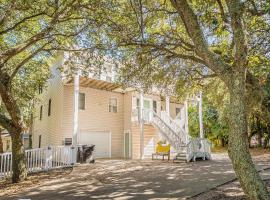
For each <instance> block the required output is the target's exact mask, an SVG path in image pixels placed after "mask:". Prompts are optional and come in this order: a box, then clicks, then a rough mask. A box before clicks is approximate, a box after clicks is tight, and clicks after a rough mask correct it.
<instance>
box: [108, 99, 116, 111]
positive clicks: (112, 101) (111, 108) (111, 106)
mask: <svg viewBox="0 0 270 200" xmlns="http://www.w3.org/2000/svg"><path fill="white" fill-rule="evenodd" d="M109 112H112V113H117V99H116V98H110V102H109Z"/></svg>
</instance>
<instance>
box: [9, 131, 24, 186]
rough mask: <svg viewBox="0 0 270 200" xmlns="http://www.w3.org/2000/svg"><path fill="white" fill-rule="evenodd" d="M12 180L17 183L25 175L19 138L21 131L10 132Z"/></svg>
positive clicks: (22, 149) (22, 150)
mask: <svg viewBox="0 0 270 200" xmlns="http://www.w3.org/2000/svg"><path fill="white" fill-rule="evenodd" d="M12 171H13V174H12V182H13V183H17V182H19V181H21V180H24V179H25V178H26V176H27V170H26V166H25V154H24V147H23V143H22V139H21V131H19V130H18V131H17V132H16V133H13V134H12Z"/></svg>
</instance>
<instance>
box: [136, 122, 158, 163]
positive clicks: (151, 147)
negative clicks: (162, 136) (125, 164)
mask: <svg viewBox="0 0 270 200" xmlns="http://www.w3.org/2000/svg"><path fill="white" fill-rule="evenodd" d="M143 127H144V132H143V134H144V156H145V158H149V157H151V155H152V153H154V152H155V147H156V144H157V142H158V140H159V134H158V130H157V129H156V128H155V127H153V126H152V125H150V124H144V126H143ZM131 136H132V158H133V159H139V158H140V125H139V123H136V122H134V123H132V126H131Z"/></svg>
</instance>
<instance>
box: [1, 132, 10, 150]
mask: <svg viewBox="0 0 270 200" xmlns="http://www.w3.org/2000/svg"><path fill="white" fill-rule="evenodd" d="M0 137H1V136H0ZM9 149H10V140H7V146H6V151H9Z"/></svg>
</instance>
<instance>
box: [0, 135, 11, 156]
mask: <svg viewBox="0 0 270 200" xmlns="http://www.w3.org/2000/svg"><path fill="white" fill-rule="evenodd" d="M0 137H2V143H3V151H4V152H10V151H11V147H12V145H11V137H10V136H0ZM8 143H9V147H8V146H7V145H8Z"/></svg>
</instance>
